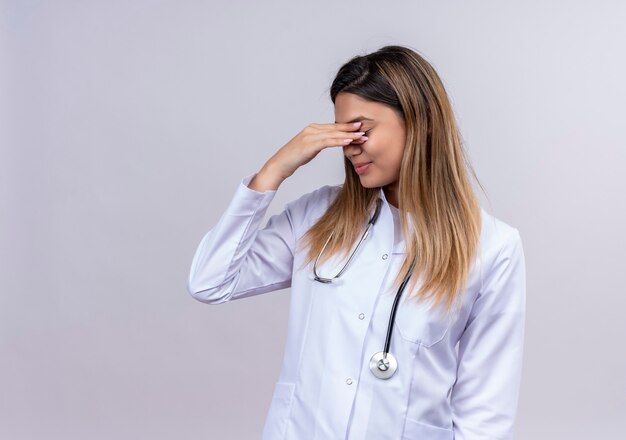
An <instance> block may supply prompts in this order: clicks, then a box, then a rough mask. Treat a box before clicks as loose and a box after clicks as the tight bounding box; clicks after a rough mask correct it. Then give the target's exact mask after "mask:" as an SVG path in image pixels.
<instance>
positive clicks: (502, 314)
mask: <svg viewBox="0 0 626 440" xmlns="http://www.w3.org/2000/svg"><path fill="white" fill-rule="evenodd" d="M255 174H256V173H255ZM255 174H251V175H248V176H246V177H245V178H243V179H242V181H241V183H240V184H239V186H238V188H237V189H236V191H235V192H234V197H233V198H232V200H231V201H230V204H229V205H228V207H227V208H226V210H225V212H224V213H223V214H222V216H221V218H220V219H219V220H218V222H217V224H216V225H215V226H214V227H213V228H212V229H210V230H209V231H208V232H207V233H206V235H205V236H204V237H203V238H202V240H201V242H200V244H199V246H198V248H197V250H196V253H195V255H194V257H193V262H192V264H191V270H190V273H189V279H188V282H187V288H188V290H189V292H190V294H191V295H192V296H193V297H194V298H195V299H197V300H199V301H201V302H203V303H207V304H221V303H224V302H226V301H231V300H234V299H240V298H245V297H248V296H252V295H259V294H262V293H266V292H270V291H274V290H278V289H285V288H287V287H291V297H290V306H289V320H288V331H287V342H286V347H285V352H284V359H283V364H282V368H281V371H280V375H279V378H278V381H277V382H276V385H275V388H274V394H273V396H272V400H271V405H270V407H269V411H268V413H267V418H266V422H265V427H264V430H263V439H264V440H280V439H293V440H303V439H307V440H326V439H328V440H337V439H349V440H362V439H372V440H385V439H389V440H398V439H419V440H452V439H454V440H505V439H512V438H513V424H514V420H515V415H516V409H517V401H518V393H519V385H520V378H521V367H522V354H523V342H524V318H525V304H526V299H525V294H526V279H525V263H524V253H523V249H522V241H521V238H520V234H519V231H518V230H517V229H516V228H514V227H512V226H510V225H508V224H506V223H504V222H503V221H501V220H498V219H496V218H495V217H493V216H491V215H489V214H488V213H486V212H485V211H484V210H482V209H481V215H482V220H483V225H482V231H481V237H480V246H481V247H480V251H479V252H478V256H477V258H476V260H475V262H474V265H473V267H472V269H471V273H470V276H469V280H468V287H467V291H466V296H465V300H464V302H463V304H462V307H461V308H460V312H459V313H458V314H457V315H456V316H449V317H448V318H446V319H442V318H441V317H440V315H438V314H436V313H433V312H430V313H429V312H428V311H427V306H425V305H419V304H416V303H415V302H411V303H409V302H406V303H405V302H402V301H401V302H400V304H399V307H398V310H397V314H396V321H395V326H394V329H393V334H392V340H391V347H390V351H391V353H393V354H394V355H395V357H396V359H397V360H398V369H397V371H396V373H395V375H393V376H392V377H391V378H390V379H387V380H381V379H378V378H376V377H374V375H373V374H372V373H371V371H370V370H369V367H368V364H369V359H370V357H371V356H372V354H373V353H375V352H378V351H381V350H382V349H383V346H384V341H385V336H386V330H387V325H388V321H389V312H390V310H391V306H392V303H393V299H394V297H395V293H396V291H395V290H393V291H392V290H391V289H390V285H391V283H392V281H393V278H394V277H395V276H396V274H397V272H398V270H399V268H400V265H401V264H402V261H403V260H404V258H405V254H404V241H403V240H402V238H401V237H398V235H399V234H398V231H399V229H398V225H396V226H395V227H394V220H393V216H392V211H391V207H392V205H390V204H388V202H387V200H386V199H385V195H384V192H383V191H382V189H381V190H380V193H379V197H380V198H382V199H383V202H384V203H383V206H382V209H381V212H380V215H379V218H378V221H377V223H376V224H375V225H374V227H373V228H372V230H371V231H370V235H369V236H368V237H367V239H366V241H365V242H364V243H363V244H362V246H361V249H360V250H359V252H358V253H357V254H356V255H355V257H354V259H353V260H352V262H351V263H350V265H349V266H348V268H347V270H346V271H345V272H344V273H343V274H342V275H341V277H340V280H341V281H342V282H341V283H340V284H337V285H335V284H322V283H319V282H316V281H314V280H313V278H312V277H313V275H312V263H310V264H309V265H308V266H306V267H305V269H304V270H302V271H297V270H296V269H297V268H298V267H299V266H300V264H301V262H302V258H303V253H302V252H296V253H295V254H294V249H295V247H294V246H295V240H296V238H297V237H300V236H301V235H303V233H304V232H305V231H306V230H307V229H308V228H309V227H310V226H311V225H312V224H313V223H314V222H315V220H316V219H318V218H319V217H320V216H321V215H322V213H323V212H324V211H325V209H326V208H327V206H328V205H329V204H330V202H331V200H332V199H333V196H334V195H335V194H336V193H337V190H338V189H339V185H336V186H330V185H325V186H322V187H320V188H318V189H316V190H314V191H312V192H310V193H307V194H304V195H303V196H301V197H299V198H298V199H296V200H293V201H291V202H289V203H287V204H286V205H285V209H284V210H283V211H282V212H281V213H279V214H276V215H273V216H271V217H270V218H269V220H268V221H267V224H266V226H265V227H264V228H260V224H261V221H262V219H263V217H264V215H265V213H266V211H267V208H268V206H269V205H270V202H271V201H272V199H273V198H274V195H275V194H276V191H265V192H258V191H255V190H252V189H250V188H248V186H247V185H248V183H249V182H250V180H252V178H253V177H254V176H255ZM363 230H364V227H363ZM342 263H343V261H338V260H337V259H336V258H335V257H333V258H331V259H330V260H329V261H328V262H327V263H326V264H324V265H321V266H319V268H318V273H319V274H320V275H321V276H326V277H332V276H334V275H336V273H337V272H338V270H339V269H340V268H341V266H342ZM383 292H387V294H386V295H383ZM407 295H408V291H406V290H405V292H404V293H403V294H402V297H403V298H404V297H406V296H407ZM457 343H459V345H458V348H457V347H456V345H457ZM457 352H458V353H457Z"/></svg>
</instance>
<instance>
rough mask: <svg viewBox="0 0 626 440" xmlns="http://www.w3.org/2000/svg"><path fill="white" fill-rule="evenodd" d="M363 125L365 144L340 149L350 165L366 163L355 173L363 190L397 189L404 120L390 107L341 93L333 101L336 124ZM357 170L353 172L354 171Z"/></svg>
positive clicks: (354, 144)
mask: <svg viewBox="0 0 626 440" xmlns="http://www.w3.org/2000/svg"><path fill="white" fill-rule="evenodd" d="M356 121H361V122H362V124H361V126H360V127H359V129H358V130H356V131H364V132H365V136H367V137H368V139H367V140H366V141H353V142H351V143H350V144H348V145H346V146H344V147H343V152H344V155H345V156H346V157H347V158H348V159H349V160H350V162H352V164H360V163H369V165H368V166H367V168H365V169H364V170H363V171H361V172H359V173H357V174H358V175H359V178H360V180H361V184H362V185H363V186H364V187H366V188H376V187H379V186H380V187H384V186H386V185H390V186H391V187H392V188H397V182H398V177H399V176H400V163H401V161H402V153H403V151H404V142H405V139H406V131H405V126H404V121H403V120H402V118H401V117H400V115H399V114H398V113H397V112H396V111H395V110H394V109H392V108H391V107H389V106H388V105H385V104H381V103H379V102H372V101H368V100H365V99H363V98H361V97H360V96H357V95H355V94H353V93H346V92H340V93H338V94H337V96H336V98H335V123H344V122H356ZM355 171H356V170H355Z"/></svg>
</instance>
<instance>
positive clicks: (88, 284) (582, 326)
mask: <svg viewBox="0 0 626 440" xmlns="http://www.w3.org/2000/svg"><path fill="white" fill-rule="evenodd" d="M625 18H626V5H625V4H624V3H623V2H619V1H608V0H604V1H602V0H601V1H598V2H593V3H592V2H584V1H571V0H570V1H564V0H553V1H550V2H546V1H536V0H532V1H529V0H526V1H515V2H502V1H473V2H462V1H438V2H432V1H421V0H420V1H410V2H408V1H398V2H391V3H389V2H380V1H370V0H367V1H366V0H362V1H358V2H357V1H353V2H331V1H321V0H320V1H316V2H293V1H263V2H254V1H248V2H231V3H227V2H209V1H204V2H203V1H185V0H177V1H174V0H168V1H165V0H160V1H157V0H155V1H148V0H134V1H130V2H129V1H104V0H102V1H81V2H79V1H67V0H66V1H62V0H57V1H52V0H50V1H35V0H15V1H0V149H1V150H0V438H3V439H14V440H18V439H19V440H21V439H64V440H69V439H90V440H98V439H117V440H121V439H137V438H150V439H153V440H157V439H207V438H237V439H243V438H259V437H260V433H261V429H262V426H263V422H264V419H265V415H266V411H267V408H268V405H269V402H270V398H271V391H272V387H273V385H274V381H275V380H276V379H277V376H278V372H279V368H280V362H281V358H282V354H283V344H284V341H285V332H286V318H287V308H288V304H289V290H283V291H278V292H272V293H269V294H265V295H260V296H257V297H253V298H247V299H245V300H241V301H234V302H232V303H228V304H223V305H220V306H208V305H205V304H202V303H200V302H197V301H195V300H193V299H192V298H191V296H190V295H189V294H188V293H187V292H186V290H185V282H186V277H187V273H188V270H189V266H190V264H191V258H192V256H193V253H194V251H195V249H196V246H197V245H198V243H199V240H200V239H201V237H202V236H203V235H204V233H205V232H206V231H207V230H208V229H209V228H210V227H212V225H213V224H214V223H215V222H216V221H217V219H218V217H219V216H220V214H221V212H222V210H223V209H224V208H225V207H226V205H227V203H228V202H229V200H230V198H231V197H232V195H233V193H234V191H235V188H236V186H237V185H238V184H239V182H240V180H241V179H242V177H243V176H245V175H247V174H250V173H252V172H254V171H257V170H258V169H259V168H260V167H261V166H262V165H263V163H264V162H265V160H267V159H268V158H269V157H270V156H271V155H272V154H273V153H274V152H275V151H276V150H277V149H278V148H280V147H281V146H282V145H283V144H284V143H286V142H287V141H288V140H289V139H291V138H292V137H293V136H294V135H295V134H296V133H297V132H299V131H300V130H301V129H302V128H303V127H304V126H305V125H307V124H308V123H310V122H333V116H334V114H333V107H332V103H331V101H330V99H329V97H328V88H329V87H330V83H331V81H332V79H333V77H334V75H335V73H336V71H337V69H338V68H339V66H340V65H341V64H342V63H343V62H345V61H347V60H348V59H349V58H350V57H352V56H353V55H356V54H363V53H367V52H370V51H374V50H376V49H378V48H379V47H381V46H382V45H385V44H402V45H407V46H410V47H412V48H414V49H416V50H418V51H419V52H420V53H421V54H422V55H424V56H425V57H426V58H427V59H428V60H429V61H430V62H431V63H432V64H433V65H434V66H435V68H436V69H437V70H438V72H439V73H440V75H441V77H442V78H443V80H444V83H445V85H446V87H447V90H448V92H449V94H450V96H451V98H452V100H453V104H454V107H455V111H456V114H457V117H458V121H459V124H460V127H461V130H462V135H463V138H464V140H465V142H466V146H467V149H468V151H469V153H470V157H471V159H472V161H473V163H474V166H475V168H476V170H477V172H478V176H479V178H480V181H481V182H482V184H483V185H484V186H485V188H486V189H487V194H488V196H489V197H488V199H487V198H486V197H484V196H482V195H481V200H482V202H483V206H484V207H485V209H487V210H488V211H490V212H491V213H492V214H494V215H495V216H496V217H498V218H501V219H502V220H504V221H506V222H507V223H509V224H512V225H513V226H515V227H517V228H518V229H519V230H520V232H521V235H522V238H523V241H524V250H525V255H526V264H527V276H528V283H527V287H528V292H527V294H528V298H527V308H528V316H527V333H526V348H525V356H526V357H525V362H524V377H523V382H522V391H521V397H520V406H519V414H518V420H517V428H516V438H517V439H519V440H542V439H550V440H553V439H568V440H576V439H581V440H582V439H591V438H593V439H609V438H617V437H618V435H619V434H618V433H623V428H622V427H621V426H620V425H621V422H622V417H623V415H624V413H625V412H626V378H625V375H624V372H625V371H626V354H625V351H624V345H623V342H624V340H623V339H624V335H626V323H625V319H624V310H625V307H626V288H625V287H624V282H623V281H622V276H623V273H624V268H625V267H626V258H625V252H624V249H625V247H626V234H625V232H624V224H626V212H625V206H624V205H625V203H624V202H626V197H625V188H626V177H625V174H624V169H625V168H626V142H625V140H624V131H623V129H624V102H625V100H626V86H625V84H624V78H626V59H625V57H624V53H626V50H625V47H624V46H625V43H624V42H625V41H626V30H625V29H626V28H624V26H623V23H624V19H625ZM341 154H342V153H341V150H338V149H329V150H327V151H324V152H322V153H321V154H320V155H319V156H318V157H317V158H316V159H315V160H314V161H312V162H311V163H309V164H308V165H306V166H305V167H304V168H302V169H300V170H299V171H298V172H297V173H296V174H295V175H294V176H292V177H291V178H290V179H289V180H288V181H286V182H285V183H283V185H282V186H281V188H280V189H279V190H278V193H277V195H276V198H275V200H274V202H273V204H272V207H271V208H270V212H269V214H273V213H276V212H278V211H279V210H281V209H282V208H283V205H284V203H285V202H287V201H289V200H292V199H294V198H296V197H298V196H299V195H301V194H303V193H304V192H308V191H311V190H313V189H315V188H317V187H319V186H321V185H324V184H336V183H339V182H341V181H342V179H343V162H342V155H341Z"/></svg>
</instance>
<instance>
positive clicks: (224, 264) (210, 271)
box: [187, 173, 295, 304]
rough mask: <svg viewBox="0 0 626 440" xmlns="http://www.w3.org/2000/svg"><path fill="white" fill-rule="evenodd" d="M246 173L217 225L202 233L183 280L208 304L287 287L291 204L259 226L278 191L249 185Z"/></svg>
mask: <svg viewBox="0 0 626 440" xmlns="http://www.w3.org/2000/svg"><path fill="white" fill-rule="evenodd" d="M256 174H257V173H254V174H251V175H248V176H246V177H244V178H243V179H242V180H241V182H240V184H239V186H238V187H237V190H236V191H235V194H234V197H233V198H232V199H231V201H230V203H229V205H228V207H227V208H226V210H225V212H223V214H222V216H221V217H220V219H219V220H218V221H217V224H216V225H215V226H214V227H213V228H211V229H210V230H209V231H208V232H207V233H206V234H205V235H204V237H203V238H202V240H201V241H200V244H199V245H198V248H197V250H196V252H195V255H194V257H193V260H192V263H191V269H190V271H189V277H188V280H187V290H188V292H189V293H190V294H191V296H192V297H193V298H195V299H197V300H198V301H201V302H203V303H206V304H220V303H224V302H226V301H230V300H232V299H238V298H244V297H248V296H252V295H258V294H261V293H266V292H270V291H273V290H279V289H284V288H287V287H290V286H291V275H292V268H293V251H294V242H295V239H294V237H295V234H294V231H293V225H292V218H291V212H290V209H289V206H290V204H289V203H288V204H287V205H286V208H285V209H284V210H283V211H282V212H281V213H279V214H276V215H273V216H272V217H270V218H269V220H268V221H267V224H266V225H265V227H264V228H262V229H259V227H260V224H261V220H262V219H263V217H264V215H265V213H266V211H267V208H268V207H269V205H270V202H271V201H272V199H273V198H274V196H275V194H276V190H267V191H263V192H260V191H256V190H253V189H251V188H249V187H248V184H249V183H250V181H251V180H252V179H253V178H254V176H255V175H256Z"/></svg>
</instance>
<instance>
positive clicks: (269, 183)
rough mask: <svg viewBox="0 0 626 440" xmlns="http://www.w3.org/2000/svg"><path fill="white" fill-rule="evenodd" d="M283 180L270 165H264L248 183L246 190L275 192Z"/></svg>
mask: <svg viewBox="0 0 626 440" xmlns="http://www.w3.org/2000/svg"><path fill="white" fill-rule="evenodd" d="M284 180H285V179H284V178H283V177H282V176H281V175H280V174H279V173H278V172H276V171H275V168H274V167H272V164H271V163H269V162H268V163H266V164H265V165H263V167H262V168H261V169H260V170H259V172H258V173H257V174H256V176H254V178H253V179H252V180H251V181H250V183H248V188H250V189H253V190H255V191H259V192H265V191H276V190H277V189H278V187H279V186H280V184H281V183H283V181H284Z"/></svg>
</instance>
